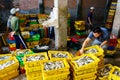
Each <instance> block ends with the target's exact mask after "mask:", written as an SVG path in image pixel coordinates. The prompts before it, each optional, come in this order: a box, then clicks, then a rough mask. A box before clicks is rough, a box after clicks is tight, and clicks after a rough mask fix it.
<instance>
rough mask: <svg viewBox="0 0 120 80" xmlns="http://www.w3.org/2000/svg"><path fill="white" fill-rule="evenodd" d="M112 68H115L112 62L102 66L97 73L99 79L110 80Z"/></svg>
mask: <svg viewBox="0 0 120 80" xmlns="http://www.w3.org/2000/svg"><path fill="white" fill-rule="evenodd" d="M112 69H113V66H112V65H111V64H106V65H105V66H104V67H103V68H101V69H100V70H99V71H98V74H97V75H98V80H109V78H110V73H111V71H112ZM110 80H111V79H110ZM116 80H117V79H116Z"/></svg>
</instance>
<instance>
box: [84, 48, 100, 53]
mask: <svg viewBox="0 0 120 80" xmlns="http://www.w3.org/2000/svg"><path fill="white" fill-rule="evenodd" d="M97 52H98V50H97V49H96V48H91V49H89V50H85V52H84V53H86V54H88V53H93V54H95V53H97Z"/></svg>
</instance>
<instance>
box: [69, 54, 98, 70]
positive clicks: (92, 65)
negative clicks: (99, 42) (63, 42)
mask: <svg viewBox="0 0 120 80" xmlns="http://www.w3.org/2000/svg"><path fill="white" fill-rule="evenodd" d="M85 56H87V57H90V58H92V59H93V60H94V61H93V62H91V63H89V64H86V65H83V66H80V67H79V66H78V65H77V64H76V62H75V60H78V59H80V58H82V57H85ZM98 62H99V59H98V58H97V57H96V56H95V55H93V54H82V55H81V56H77V57H75V58H73V59H72V60H71V61H70V65H71V66H73V68H74V70H75V71H78V70H85V69H89V68H97V67H98Z"/></svg>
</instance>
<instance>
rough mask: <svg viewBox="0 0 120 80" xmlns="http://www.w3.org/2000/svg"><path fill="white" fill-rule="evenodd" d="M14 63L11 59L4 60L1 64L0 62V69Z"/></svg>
mask: <svg viewBox="0 0 120 80" xmlns="http://www.w3.org/2000/svg"><path fill="white" fill-rule="evenodd" d="M14 63H15V61H14V60H11V61H8V62H5V63H3V64H0V70H2V69H4V68H6V67H8V66H10V65H12V64H14Z"/></svg>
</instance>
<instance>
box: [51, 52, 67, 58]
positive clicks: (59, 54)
mask: <svg viewBox="0 0 120 80" xmlns="http://www.w3.org/2000/svg"><path fill="white" fill-rule="evenodd" d="M52 57H55V58H68V55H67V54H63V53H56V54H54V53H53V54H52Z"/></svg>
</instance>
